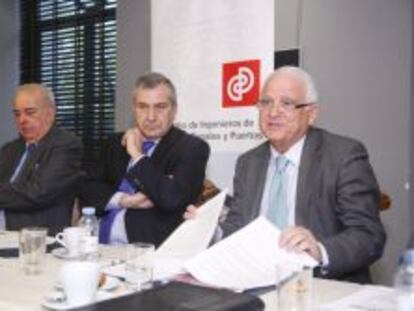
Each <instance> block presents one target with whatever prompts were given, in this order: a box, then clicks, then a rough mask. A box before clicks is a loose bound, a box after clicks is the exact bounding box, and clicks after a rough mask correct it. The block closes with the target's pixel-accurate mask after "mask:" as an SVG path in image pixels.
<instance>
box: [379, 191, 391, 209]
mask: <svg viewBox="0 0 414 311" xmlns="http://www.w3.org/2000/svg"><path fill="white" fill-rule="evenodd" d="M389 208H391V197H390V196H389V195H388V194H386V193H384V192H381V196H380V204H379V210H380V211H385V210H387V209H389Z"/></svg>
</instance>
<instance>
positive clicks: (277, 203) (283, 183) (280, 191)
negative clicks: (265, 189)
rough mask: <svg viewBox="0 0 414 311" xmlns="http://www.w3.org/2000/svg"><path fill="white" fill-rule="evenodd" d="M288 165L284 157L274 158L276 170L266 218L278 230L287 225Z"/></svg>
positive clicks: (271, 185)
mask: <svg viewBox="0 0 414 311" xmlns="http://www.w3.org/2000/svg"><path fill="white" fill-rule="evenodd" d="M288 165H289V160H288V159H287V158H286V157H285V156H283V155H280V156H278V157H277V158H276V169H275V172H274V174H273V177H272V181H271V184H270V191H269V209H268V211H267V218H268V219H269V220H270V221H271V222H272V223H274V224H275V225H276V226H277V227H278V228H279V229H284V228H286V226H287V224H288V216H289V211H288V207H287V192H288V182H289V176H288V174H287V171H286V168H287V167H288Z"/></svg>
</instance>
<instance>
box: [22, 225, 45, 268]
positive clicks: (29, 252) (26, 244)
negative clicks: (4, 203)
mask: <svg viewBox="0 0 414 311" xmlns="http://www.w3.org/2000/svg"><path fill="white" fill-rule="evenodd" d="M46 236H47V228H41V227H28V228H23V229H21V230H20V235H19V258H20V262H21V265H22V269H23V272H24V273H25V274H39V273H41V272H42V271H43V268H44V265H45V259H46Z"/></svg>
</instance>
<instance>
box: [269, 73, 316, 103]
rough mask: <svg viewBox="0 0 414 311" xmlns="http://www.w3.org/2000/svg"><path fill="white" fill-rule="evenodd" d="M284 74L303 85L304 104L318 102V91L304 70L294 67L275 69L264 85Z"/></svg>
mask: <svg viewBox="0 0 414 311" xmlns="http://www.w3.org/2000/svg"><path fill="white" fill-rule="evenodd" d="M281 74H286V75H289V76H292V77H294V78H295V79H298V80H300V81H302V82H303V83H304V84H305V87H306V99H305V100H306V102H307V103H317V102H318V91H317V90H316V86H315V82H314V80H313V78H312V76H311V75H310V74H309V73H308V72H306V71H305V70H304V69H302V68H299V67H295V66H282V67H280V68H278V69H276V70H275V71H274V72H273V73H272V74H271V75H270V76H269V77H268V78H267V79H266V82H265V84H264V86H265V87H266V85H267V84H268V83H269V81H270V80H272V79H273V78H274V77H276V76H278V75H281Z"/></svg>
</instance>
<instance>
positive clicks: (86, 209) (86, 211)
mask: <svg viewBox="0 0 414 311" xmlns="http://www.w3.org/2000/svg"><path fill="white" fill-rule="evenodd" d="M82 214H83V215H95V208H94V207H92V206H87V207H84V208H82Z"/></svg>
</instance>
